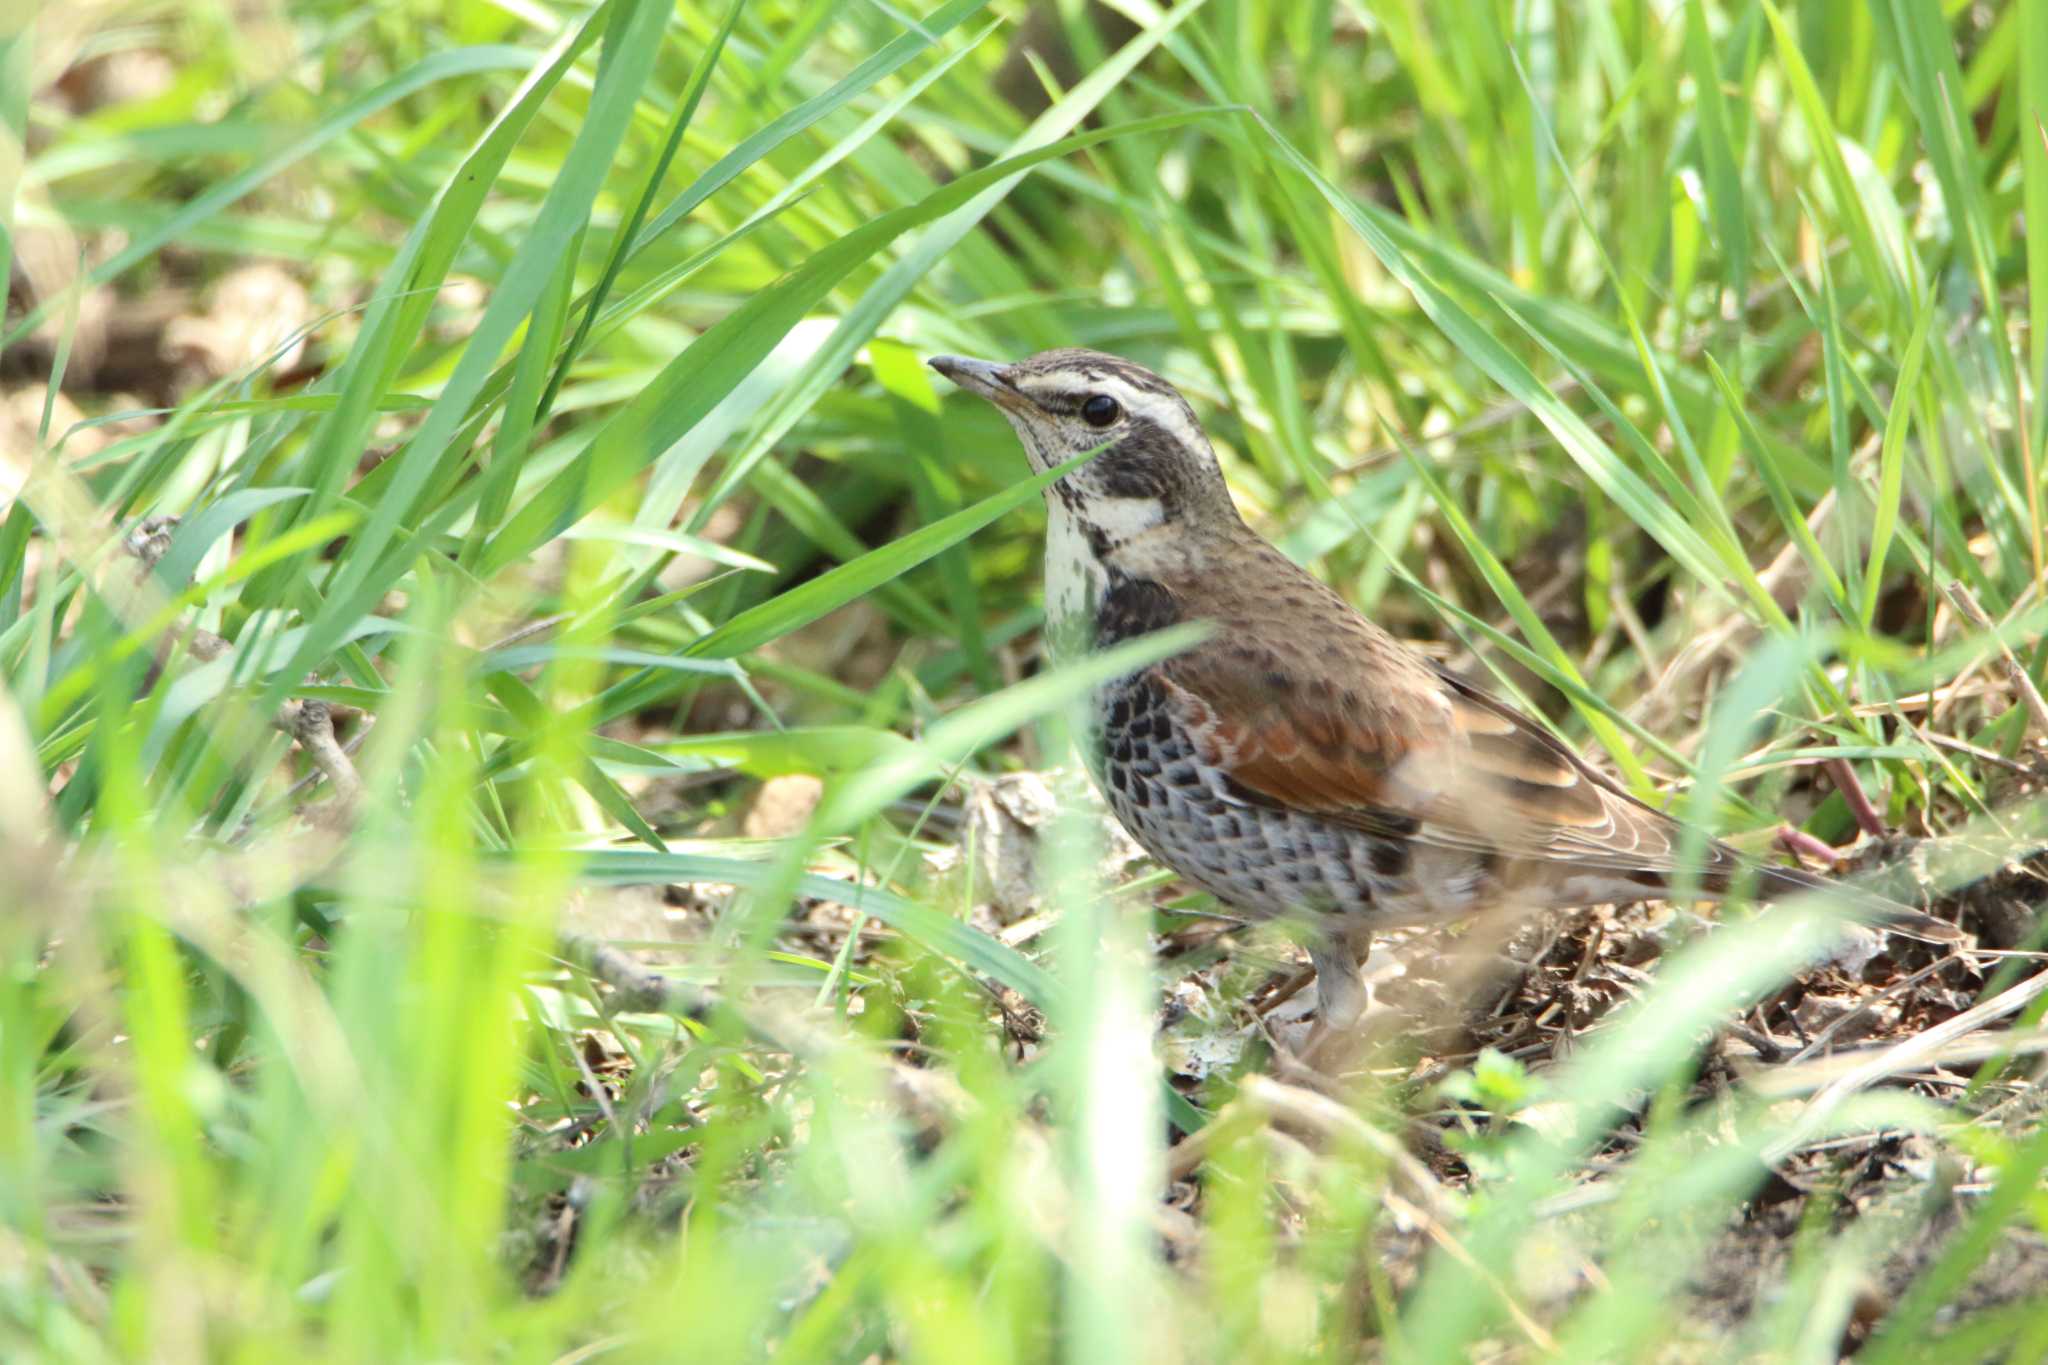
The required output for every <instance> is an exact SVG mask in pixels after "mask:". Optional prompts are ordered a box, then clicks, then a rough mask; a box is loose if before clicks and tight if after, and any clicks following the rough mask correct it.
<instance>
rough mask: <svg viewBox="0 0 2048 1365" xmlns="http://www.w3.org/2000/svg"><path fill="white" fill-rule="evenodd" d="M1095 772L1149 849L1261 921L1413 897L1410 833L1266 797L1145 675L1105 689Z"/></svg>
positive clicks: (1358, 911)
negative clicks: (1202, 741)
mask: <svg viewBox="0 0 2048 1365" xmlns="http://www.w3.org/2000/svg"><path fill="white" fill-rule="evenodd" d="M1096 722H1097V726H1098V734H1097V736H1096V743H1095V744H1093V745H1091V746H1090V748H1091V755H1090V756H1091V759H1092V764H1091V766H1092V769H1093V775H1094V777H1095V781H1096V784H1097V785H1098V786H1099V787H1100V788H1101V789H1102V793H1103V797H1104V799H1105V800H1107V801H1108V803H1109V807H1110V809H1111V810H1112V811H1114V812H1115V813H1116V817H1117V819H1118V820H1119V821H1121V822H1122V824H1123V826H1124V828H1125V829H1126V830H1128V831H1129V832H1130V835H1131V837H1132V838H1133V839H1135V840H1137V841H1138V843H1139V845H1140V846H1142V847H1143V848H1144V849H1145V851H1146V852H1147V853H1150V854H1151V855H1152V856H1153V857H1154V858H1157V859H1158V860H1159V861H1160V862H1162V863H1164V864H1165V865H1166V866H1168V867H1170V868H1172V869H1173V870H1174V871H1176V872H1178V873H1179V874H1180V875H1181V876H1183V877H1185V878H1187V879H1188V880H1189V881H1192V882H1194V883H1195V884H1196V885H1198V886H1201V887H1202V888H1203V889H1205V890H1207V891H1210V892H1212V893H1214V894H1215V895H1216V896H1217V898H1219V899H1220V900H1222V901H1224V902H1226V903H1227V904H1229V905H1230V906H1232V907H1233V908H1235V909H1237V910H1239V911H1241V912H1242V913H1244V914H1246V915H1250V916H1253V917H1255V918H1269V917H1272V916H1275V915H1282V914H1286V913H1289V912H1291V911H1292V912H1308V913H1310V914H1318V913H1319V914H1331V913H1335V914H1341V915H1347V916H1349V915H1357V916H1373V917H1377V916H1380V915H1383V914H1387V913H1389V912H1394V913H1395V914H1396V915H1398V913H1399V912H1398V911H1397V910H1396V906H1397V905H1398V904H1399V903H1400V902H1401V901H1403V900H1404V899H1406V897H1404V896H1403V894H1402V893H1403V892H1404V891H1405V890H1406V889H1407V879H1406V877H1405V876H1404V874H1405V871H1406V861H1407V850H1406V847H1405V846H1404V845H1403V844H1402V843H1401V842H1399V841H1396V840H1388V839H1383V838H1376V837H1374V836H1371V835H1368V834H1366V833H1364V832H1362V831H1359V830H1355V829H1350V828H1347V827H1345V826H1342V825H1337V824H1333V823H1331V822H1329V821H1326V820H1321V819H1317V818H1316V817H1314V816H1311V815H1304V814H1300V813H1296V812H1290V811H1285V810H1279V809H1275V808H1273V807H1271V806H1266V805H1261V804H1256V803H1253V802H1250V801H1248V800H1246V799H1245V797H1244V796H1243V795H1242V794H1241V793H1239V792H1237V791H1234V790H1233V788H1232V784H1231V782H1230V780H1229V778H1228V776H1227V775H1226V774H1225V773H1224V772H1223V771H1222V770H1221V769H1218V768H1215V767H1212V766H1210V765H1209V764H1205V763H1203V762H1202V761H1201V759H1200V758H1199V757H1198V756H1197V755H1196V751H1195V745H1194V741H1193V738H1192V736H1190V735H1189V734H1188V733H1187V732H1186V730H1185V729H1184V728H1183V727H1182V726H1181V724H1180V723H1179V721H1178V719H1177V718H1176V717H1175V715H1174V714H1173V710H1172V707H1171V704H1170V703H1169V701H1168V700H1167V697H1166V694H1165V692H1164V690H1163V689H1162V688H1161V687H1159V685H1158V684H1157V683H1155V682H1153V681H1152V680H1151V679H1150V677H1149V675H1148V674H1144V673H1139V674H1134V675H1132V676H1130V677H1127V678H1123V679H1119V680H1118V681H1116V682H1114V683H1112V684H1110V685H1109V686H1107V687H1104V688H1102V689H1101V690H1099V691H1098V692H1097V694H1096Z"/></svg>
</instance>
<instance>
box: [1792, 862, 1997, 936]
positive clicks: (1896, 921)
mask: <svg viewBox="0 0 2048 1365" xmlns="http://www.w3.org/2000/svg"><path fill="white" fill-rule="evenodd" d="M1755 870H1756V888H1757V889H1756V894H1757V898H1758V899H1759V900H1767V901H1780V900H1790V899H1792V898H1793V897H1795V896H1806V895H1814V894H1821V895H1830V896H1833V897H1835V898H1836V899H1838V900H1839V901H1841V902H1842V903H1843V904H1844V905H1845V906H1846V907H1847V908H1848V909H1849V910H1850V912H1851V913H1853V914H1854V915H1855V917H1856V918H1857V919H1858V920H1860V921H1861V922H1863V923H1864V924H1867V925H1869V926H1870V927H1871V928H1873V929H1882V930H1884V931H1885V932H1886V933H1889V934H1900V935H1903V936H1904V937H1906V938H1912V939H1918V940H1920V942H1922V943H1936V944H1941V945H1944V946H1956V945H1962V944H1969V943H1972V942H1974V940H1973V939H1972V938H1971V937H1970V935H1968V934H1966V933H1964V932H1963V931H1962V930H1961V929H1959V928H1957V927H1956V926H1955V925H1953V924H1950V923H1949V922H1948V921H1947V920H1945V919H1936V918H1935V917H1934V916H1932V915H1924V914H1922V913H1920V912H1919V911H1918V910H1915V909H1913V908H1912V907H1911V906H1907V905H1901V904H1900V903H1899V902H1897V901H1895V900H1893V899H1891V898H1890V897H1889V896H1880V895H1879V894H1878V893H1877V892H1875V891H1869V890H1866V889H1864V888H1863V887H1860V886H1854V885H1851V884H1850V883H1848V882H1839V881H1835V880H1833V879H1832V878H1828V877H1822V876H1817V875H1816V874H1814V873H1811V872H1808V871H1806V870H1804V869H1803V868H1797V867H1779V866H1776V865H1774V864H1768V863H1758V864H1755Z"/></svg>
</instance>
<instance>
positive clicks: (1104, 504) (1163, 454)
mask: <svg viewBox="0 0 2048 1365" xmlns="http://www.w3.org/2000/svg"><path fill="white" fill-rule="evenodd" d="M931 366H932V368H933V369H935V370H937V371H938V372H939V373H940V374H942V375H944V376H946V378H948V379H950V380H952V381H953V382H954V383H955V384H958V385H959V386H960V387H961V388H963V389H966V390H967V391H968V392H970V393H974V394H978V395H980V396H981V397H983V398H986V399H987V400H988V401H989V402H991V403H994V404H995V405H996V406H997V407H998V408H1000V409H1001V410H1002V413H1003V416H1005V417H1007V418H1008V419H1009V420H1010V425H1011V426H1012V427H1015V428H1016V430H1017V437H1018V439H1019V440H1021V441H1022V442H1023V443H1024V453H1025V455H1026V456H1028V457H1029V458H1030V461H1031V467H1032V468H1033V469H1035V470H1038V471H1039V472H1041V473H1043V472H1044V471H1046V470H1048V469H1051V468H1053V467H1054V466H1056V465H1059V464H1062V463H1064V462H1065V461H1067V460H1070V459H1072V458H1073V457H1074V456H1076V455H1079V454H1081V453H1083V452H1084V451H1089V450H1094V449H1095V448H1097V447H1098V446H1101V447H1106V448H1105V449H1104V450H1103V451H1102V453H1101V454H1100V455H1097V456H1096V457H1095V458H1094V459H1093V460H1090V461H1089V462H1088V463H1087V464H1085V465H1083V466H1082V467H1081V468H1079V469H1077V470H1075V471H1074V472H1073V473H1071V474H1068V475H1067V476H1066V477H1064V478H1062V479H1060V480H1059V481H1058V482H1057V483H1055V484H1053V485H1052V486H1051V487H1050V488H1048V489H1047V490H1046V496H1047V497H1048V498H1055V497H1056V498H1058V499H1059V500H1060V502H1061V503H1063V504H1064V505H1065V507H1066V509H1067V510H1068V511H1069V512H1070V513H1072V514H1073V516H1074V517H1075V518H1076V519H1078V520H1079V521H1080V522H1081V523H1082V525H1083V526H1084V528H1086V529H1088V530H1089V531H1090V532H1091V533H1093V534H1095V535H1099V536H1100V537H1101V538H1102V539H1103V540H1104V541H1106V542H1107V543H1108V544H1111V545H1116V544H1121V543H1123V542H1126V541H1128V540H1130V539H1131V538H1132V537H1133V536H1136V535H1139V534H1142V533H1143V532H1145V531H1148V530H1151V529H1152V528H1153V527H1156V526H1163V525H1168V524H1179V525H1183V526H1187V527H1193V528H1200V527H1205V526H1218V527H1221V526H1235V525H1237V524H1239V523H1238V515H1237V509H1236V507H1234V506H1233V505H1232V503H1231V501H1230V490H1229V488H1228V487H1227V486H1226V485H1225V484H1224V482H1223V471H1222V470H1221V469H1219V468H1218V467H1217V465H1216V452H1215V451H1214V450H1212V449H1211V448H1210V446H1209V438H1208V437H1207V436H1205V435H1203V434H1202V428H1201V424H1200V423H1199V422H1197V421H1196V420H1195V412H1194V409H1193V408H1190V407H1189V406H1188V403H1187V400H1186V399H1185V398H1182V397H1181V396H1180V394H1179V393H1178V392H1177V391H1176V390H1175V389H1174V387H1173V385H1171V384H1169V383H1167V382H1166V381H1165V380H1164V379H1161V378H1160V377H1159V376H1158V375H1156V374H1153V373H1152V372H1151V371H1150V370H1147V369H1145V368H1144V367H1142V366H1139V365H1133V364H1131V363H1130V362H1129V361H1128V360H1119V359H1117V358H1116V357H1115V356H1111V355H1104V354H1102V353H1101V352H1100V351H1084V350H1078V349H1066V350H1057V351H1041V352H1039V353H1038V354H1037V355H1034V356H1030V357H1028V358H1026V359H1024V360H1020V361H1017V362H1016V363H1014V364H1010V365H1002V364H997V363H995V362H993V361H988V360H968V359H965V358H963V357H960V356H951V355H942V356H935V357H933V359H932V361H931Z"/></svg>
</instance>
